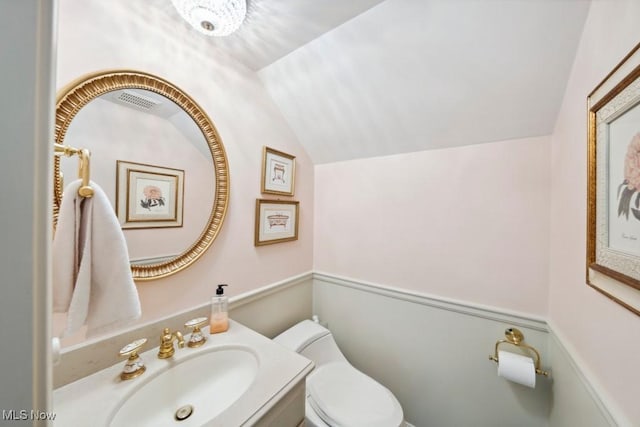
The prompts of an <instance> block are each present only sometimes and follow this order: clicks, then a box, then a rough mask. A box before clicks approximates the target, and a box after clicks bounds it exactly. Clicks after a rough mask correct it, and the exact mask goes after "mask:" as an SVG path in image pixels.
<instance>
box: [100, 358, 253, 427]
mask: <svg viewBox="0 0 640 427" xmlns="http://www.w3.org/2000/svg"><path fill="white" fill-rule="evenodd" d="M257 372H258V359H257V357H256V356H255V355H254V353H253V352H252V351H251V350H250V349H248V348H246V347H240V346H238V347H223V348H212V349H211V350H210V351H207V352H203V353H198V354H196V355H194V357H190V358H185V359H182V360H180V361H179V362H176V363H175V364H172V365H170V366H168V367H167V369H166V370H164V371H161V372H158V373H157V374H156V375H155V376H154V377H150V378H146V382H144V383H141V384H140V387H138V388H136V389H134V390H133V391H132V392H131V393H130V394H129V395H127V396H124V397H123V399H122V404H121V405H120V406H119V407H117V408H116V410H115V412H114V413H113V415H112V416H111V419H110V421H109V423H108V425H109V426H110V427H130V426H153V427H156V426H174V425H175V426H180V427H187V426H201V425H203V424H205V423H206V422H207V421H209V420H212V419H213V418H215V417H216V416H217V415H218V414H220V413H221V412H223V411H224V410H225V409H227V408H228V407H229V406H230V405H231V404H233V403H234V402H235V401H236V400H238V399H239V398H240V397H241V396H242V395H243V394H244V392H245V391H246V390H247V389H248V388H249V386H251V384H252V383H253V381H254V379H255V377H256V374H257Z"/></svg>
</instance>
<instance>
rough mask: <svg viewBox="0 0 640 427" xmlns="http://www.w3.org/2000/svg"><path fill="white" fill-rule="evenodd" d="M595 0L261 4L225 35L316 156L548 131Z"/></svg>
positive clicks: (265, 0)
mask: <svg viewBox="0 0 640 427" xmlns="http://www.w3.org/2000/svg"><path fill="white" fill-rule="evenodd" d="M589 5H590V1H589V0H385V1H381V0H349V1H346V0H322V1H318V0H249V1H248V15H247V18H246V21H245V23H244V24H243V25H242V27H241V28H240V30H238V31H237V32H236V33H235V34H233V35H231V36H229V37H227V38H220V39H216V40H215V41H214V43H215V45H216V48H219V49H221V50H222V51H224V52H225V53H227V54H229V55H230V56H232V57H234V58H235V59H236V60H238V61H239V62H241V63H243V64H245V65H246V66H247V67H248V68H250V69H252V70H255V71H257V73H258V75H259V77H260V79H261V80H262V82H263V84H264V86H265V87H266V88H267V90H268V91H269V93H270V94H271V96H272V98H273V99H274V101H275V102H276V104H277V105H278V107H279V108H280V110H281V111H282V114H283V115H284V117H285V118H286V120H287V121H288V123H289V125H290V126H291V128H292V129H293V131H294V132H295V134H296V135H297V137H298V139H299V140H300V142H301V144H302V145H303V146H304V147H305V149H306V150H307V152H308V153H309V155H310V156H311V158H312V160H313V161H314V163H326V162H335V161H341V160H348V159H353V158H362V157H371V156H381V155H390V154H396V153H405V152H412V151H421V150H429V149H438V148H446V147H455V146H462V145H469V144H477V143H483V142H491V141H502V140H509V139H518V138H524V137H531V136H540V135H548V134H551V133H552V131H553V127H554V124H555V120H556V115H557V112H558V110H559V108H560V103H561V102H562V97H563V94H564V89H565V86H566V83H567V79H568V76H569V73H570V69H571V66H572V63H573V58H574V56H575V52H576V49H577V45H578V42H579V39H580V36H581V33H582V28H583V25H584V21H585V19H586V16H587V12H588V9H589Z"/></svg>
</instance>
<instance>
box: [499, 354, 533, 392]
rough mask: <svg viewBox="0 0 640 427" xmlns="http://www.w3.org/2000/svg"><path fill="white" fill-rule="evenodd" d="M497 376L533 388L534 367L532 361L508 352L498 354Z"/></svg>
mask: <svg viewBox="0 0 640 427" xmlns="http://www.w3.org/2000/svg"><path fill="white" fill-rule="evenodd" d="M498 360H499V362H498V376H499V377H502V378H505V379H507V380H509V381H513V382H514V383H518V384H522V385H525V386H527V387H531V388H534V387H535V386H536V367H535V364H534V362H533V359H532V358H530V357H526V356H523V355H521V354H515V353H511V352H509V351H499V352H498Z"/></svg>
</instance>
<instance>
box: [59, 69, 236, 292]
mask: <svg viewBox="0 0 640 427" xmlns="http://www.w3.org/2000/svg"><path fill="white" fill-rule="evenodd" d="M56 112H57V113H56V142H58V143H61V144H62V143H63V144H66V145H70V146H74V147H82V148H88V149H89V150H90V151H91V158H92V162H91V180H92V181H93V182H95V183H96V184H98V185H99V186H100V187H101V188H102V189H103V190H104V192H105V193H106V194H107V196H108V198H109V200H110V201H111V204H112V206H113V207H114V209H115V210H116V213H117V215H118V219H119V221H120V224H121V226H122V228H123V232H124V235H125V237H126V240H127V246H128V250H129V256H130V260H131V264H132V271H133V274H134V278H135V279H136V280H148V279H153V278H157V277H164V276H167V275H169V274H173V273H175V272H176V271H180V270H181V269H182V268H185V267H186V266H188V265H189V264H190V263H192V262H193V261H195V260H196V259H197V258H198V257H199V256H200V255H201V254H202V252H204V250H206V249H207V247H208V246H209V245H210V244H211V242H212V241H213V240H214V239H215V237H216V235H217V232H218V230H219V228H220V227H221V225H222V221H223V220H224V214H225V212H226V206H227V195H228V171H227V162H226V156H225V154H224V149H223V146H222V142H221V141H220V138H219V136H218V135H217V132H216V130H215V128H214V127H213V124H212V123H211V121H210V120H209V118H208V117H207V116H206V115H205V113H204V112H203V111H202V110H201V109H200V108H199V107H198V106H197V105H196V104H195V102H193V101H192V100H191V99H190V98H189V97H188V96H187V95H186V94H184V93H182V92H181V91H179V89H177V88H176V87H175V86H172V85H171V84H170V83H168V82H166V81H164V80H161V79H158V78H157V77H154V76H150V75H148V74H144V73H138V72H109V73H103V74H98V75H94V76H90V77H89V78H87V80H84V81H82V82H81V83H79V84H78V85H76V86H74V87H73V88H72V89H71V90H69V91H68V92H66V93H65V94H63V95H62V96H61V97H60V98H59V101H58V105H57V109H56ZM55 161H56V165H55V169H56V170H55V172H56V173H55V180H56V185H55V201H54V213H56V214H57V208H58V207H59V204H60V197H61V189H62V186H63V180H64V182H66V183H69V182H71V181H73V180H74V179H75V177H76V175H77V164H76V163H75V162H74V161H65V160H64V159H63V160H60V159H59V158H56V159H55ZM118 164H120V168H119V169H120V171H118V166H117V165H118ZM58 172H60V173H58ZM145 189H146V190H145ZM150 189H152V190H154V191H155V193H154V194H161V193H162V194H161V196H158V197H155V196H154V198H152V199H147V198H146V196H145V194H147V195H148V194H149V193H148V192H149V191H150ZM163 191H164V193H163ZM147 200H153V201H154V203H153V204H151V203H149V202H147ZM54 216H55V215H54ZM56 219H57V216H56Z"/></svg>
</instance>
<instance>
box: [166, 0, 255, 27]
mask: <svg viewBox="0 0 640 427" xmlns="http://www.w3.org/2000/svg"><path fill="white" fill-rule="evenodd" d="M171 3H173V6H174V7H175V8H176V10H177V11H178V13H179V14H180V16H182V18H184V20H185V21H187V22H188V23H189V24H190V25H191V26H192V27H193V28H195V29H196V30H198V31H199V32H201V33H202V34H206V35H208V36H228V35H229V34H231V33H233V32H234V31H235V30H237V29H238V28H239V27H240V25H241V24H242V21H244V17H245V15H246V14H247V2H246V0H171Z"/></svg>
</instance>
